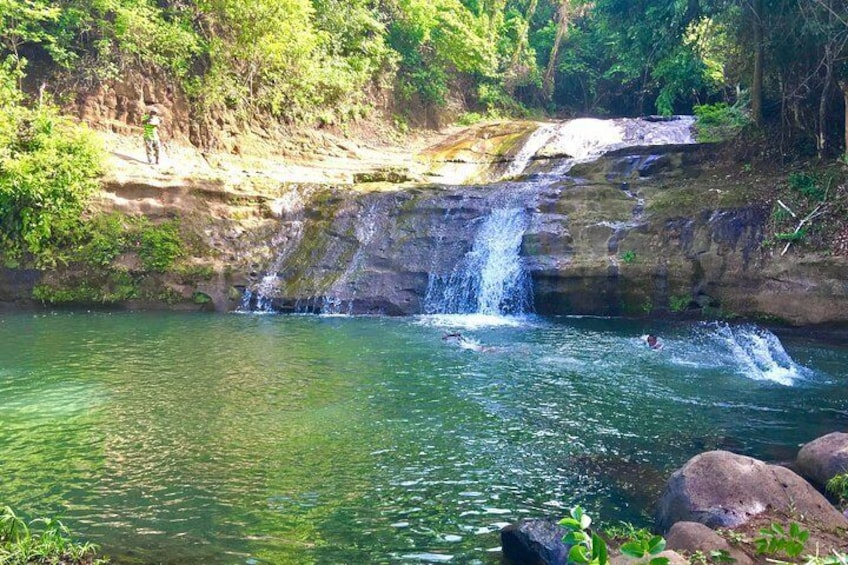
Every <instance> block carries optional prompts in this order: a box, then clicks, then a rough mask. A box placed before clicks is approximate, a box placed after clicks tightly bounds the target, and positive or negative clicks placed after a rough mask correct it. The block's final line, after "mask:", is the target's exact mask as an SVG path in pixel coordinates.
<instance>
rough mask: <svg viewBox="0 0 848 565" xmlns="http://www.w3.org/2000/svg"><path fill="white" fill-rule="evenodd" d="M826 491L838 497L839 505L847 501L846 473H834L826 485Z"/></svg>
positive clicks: (847, 477)
mask: <svg viewBox="0 0 848 565" xmlns="http://www.w3.org/2000/svg"><path fill="white" fill-rule="evenodd" d="M825 488H826V489H827V492H829V493H830V494H832V495H833V496H835V497H836V498H837V499H839V505H840V506H844V505H845V503H846V502H848V473H839V474H837V475H834V476H833V477H832V478H831V479H830V480H829V481H827V485H825Z"/></svg>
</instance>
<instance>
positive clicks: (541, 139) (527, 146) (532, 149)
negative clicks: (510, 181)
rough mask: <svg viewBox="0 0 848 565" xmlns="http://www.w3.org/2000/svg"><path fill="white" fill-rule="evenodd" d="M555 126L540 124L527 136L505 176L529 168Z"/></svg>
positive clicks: (519, 172) (549, 137)
mask: <svg viewBox="0 0 848 565" xmlns="http://www.w3.org/2000/svg"><path fill="white" fill-rule="evenodd" d="M554 127H555V126H554V124H544V125H542V126H539V127H538V128H537V129H536V131H534V132H533V133H532V134H531V135H530V137H529V138H527V141H526V142H525V143H524V145H523V146H522V147H521V149H520V150H519V151H518V153H516V154H515V158H514V159H513V161H512V163H510V164H509V168H508V169H507V170H506V173H504V177H505V178H509V177H514V176H516V175H520V174H521V173H523V172H524V169H526V168H527V165H528V164H529V163H530V160H531V159H533V157H535V156H536V153H537V152H538V151H539V149H541V148H542V147H544V146H545V144H546V143H548V141H549V140H550V139H551V137H552V136H553V135H554Z"/></svg>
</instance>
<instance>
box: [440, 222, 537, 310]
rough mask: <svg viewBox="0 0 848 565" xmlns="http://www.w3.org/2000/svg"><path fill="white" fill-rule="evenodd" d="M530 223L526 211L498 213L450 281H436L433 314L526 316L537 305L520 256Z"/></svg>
mask: <svg viewBox="0 0 848 565" xmlns="http://www.w3.org/2000/svg"><path fill="white" fill-rule="evenodd" d="M527 223H528V218H527V215H526V214H525V212H524V210H523V209H522V208H498V209H495V210H493V211H492V213H491V214H490V215H489V216H488V217H487V218H486V220H485V222H484V223H483V225H482V226H481V228H480V231H479V232H478V233H477V236H476V238H475V240H474V245H473V247H472V249H471V251H469V252H468V253H466V255H465V257H464V258H463V259H462V260H461V261H460V262H459V264H457V265H456V267H454V270H453V272H452V273H451V274H450V275H448V276H447V277H442V276H437V275H431V276H430V281H429V284H428V288H427V294H426V296H425V299H424V311H425V312H427V313H428V314H472V313H476V314H487V315H492V316H497V315H502V314H520V313H523V312H526V311H527V310H529V309H530V306H531V304H532V298H531V290H530V284H529V276H528V275H527V272H526V270H525V269H524V267H523V265H522V262H521V257H520V255H519V251H520V249H521V241H522V239H523V237H524V231H525V230H526V229H527Z"/></svg>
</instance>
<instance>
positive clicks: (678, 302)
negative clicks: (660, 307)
mask: <svg viewBox="0 0 848 565" xmlns="http://www.w3.org/2000/svg"><path fill="white" fill-rule="evenodd" d="M668 302H669V304H668V307H669V309H670V310H671V311H672V312H683V311H684V310H686V308H688V307H689V303H690V302H692V299H691V298H690V297H689V295H686V294H681V295H679V296H672V297H671V298H669V299H668Z"/></svg>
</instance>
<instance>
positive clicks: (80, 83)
mask: <svg viewBox="0 0 848 565" xmlns="http://www.w3.org/2000/svg"><path fill="white" fill-rule="evenodd" d="M846 43H848V0H737V1H733V0H0V55H2V59H3V61H4V63H3V72H4V73H6V74H8V73H18V74H20V75H21V76H22V79H21V85H22V86H23V87H24V88H25V89H27V90H28V91H29V92H30V94H31V95H32V96H38V93H39V92H40V96H39V99H41V98H43V97H44V94H45V92H47V93H53V94H55V95H57V96H58V97H59V98H60V101H61V98H62V96H66V97H67V96H73V94H74V92H78V91H80V90H81V89H83V88H85V87H87V86H92V85H95V84H97V83H99V82H102V81H108V80H111V79H115V78H119V77H121V76H122V75H126V73H127V72H128V70H130V69H134V70H137V71H141V72H143V73H147V74H152V75H155V76H165V77H168V78H169V79H171V80H172V81H174V83H175V84H178V85H179V87H180V88H181V89H182V91H183V92H184V93H185V94H186V95H187V96H188V98H189V100H191V102H192V105H193V108H194V109H195V110H196V111H197V112H198V113H197V114H196V115H200V114H199V113H200V112H209V111H210V110H214V109H215V108H229V109H231V110H235V111H237V112H241V113H243V114H245V115H250V114H255V113H257V112H260V113H263V114H264V115H270V116H273V117H274V118H276V119H278V120H280V121H283V122H287V123H301V124H306V125H316V124H325V123H340V122H345V121H348V120H353V119H358V118H360V117H363V116H367V115H370V114H371V113H372V112H373V111H374V110H375V109H376V110H380V111H382V112H383V114H384V115H388V116H394V118H395V120H396V122H397V123H398V124H399V125H402V126H403V125H427V124H428V123H430V124H432V123H433V121H434V119H435V118H434V117H438V116H444V115H448V116H452V117H453V119H457V118H463V119H465V120H470V119H473V118H474V116H480V117H487V116H488V117H491V116H501V115H509V116H515V115H522V114H532V113H547V114H553V115H562V116H574V115H596V116H597V115H645V114H671V113H683V112H692V110H693V107H695V106H698V105H705V104H714V103H723V104H727V105H728V106H730V107H733V106H734V105H736V107H744V108H745V109H746V111H747V112H749V115H750V117H751V118H752V120H753V121H754V122H756V123H757V124H760V125H763V124H768V123H771V124H774V125H776V126H777V127H778V128H779V130H780V132H781V136H784V137H786V138H791V139H792V142H793V144H795V145H797V144H798V142H799V141H803V142H804V143H807V144H808V146H809V147H810V148H811V149H812V150H817V151H818V153H820V154H822V155H825V154H828V153H833V152H839V151H840V150H843V149H844V133H845V127H844V125H843V124H845V122H844V115H845V112H844V108H845V102H844V100H845V98H846V97H848V47H846ZM451 111H453V113H451ZM463 112H465V113H467V114H466V115H465V116H462V115H461V114H462V113H463Z"/></svg>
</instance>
